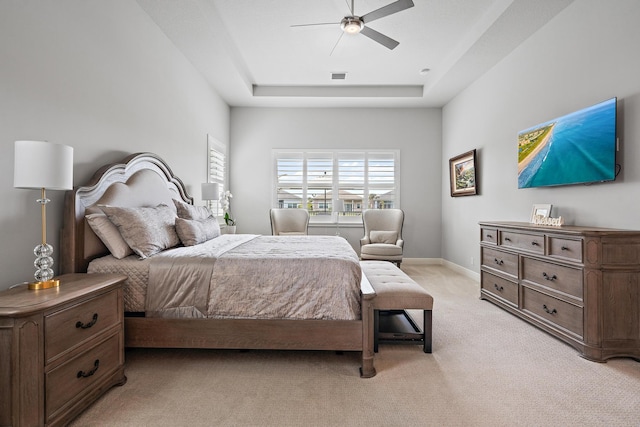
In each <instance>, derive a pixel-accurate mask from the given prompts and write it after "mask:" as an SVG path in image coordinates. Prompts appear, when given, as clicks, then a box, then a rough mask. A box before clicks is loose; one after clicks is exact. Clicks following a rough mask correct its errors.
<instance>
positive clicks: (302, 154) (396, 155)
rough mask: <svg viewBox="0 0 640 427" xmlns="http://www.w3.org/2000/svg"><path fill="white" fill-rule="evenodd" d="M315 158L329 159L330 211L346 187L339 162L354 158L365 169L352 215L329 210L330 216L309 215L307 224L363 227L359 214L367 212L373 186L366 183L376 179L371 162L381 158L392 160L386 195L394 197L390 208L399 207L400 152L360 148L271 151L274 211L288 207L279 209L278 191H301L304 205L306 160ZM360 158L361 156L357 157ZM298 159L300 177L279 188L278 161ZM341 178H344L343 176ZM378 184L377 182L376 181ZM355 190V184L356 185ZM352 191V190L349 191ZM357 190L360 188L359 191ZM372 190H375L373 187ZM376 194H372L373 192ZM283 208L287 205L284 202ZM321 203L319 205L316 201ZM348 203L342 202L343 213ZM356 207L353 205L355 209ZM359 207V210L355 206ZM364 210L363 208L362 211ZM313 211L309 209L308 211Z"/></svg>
mask: <svg viewBox="0 0 640 427" xmlns="http://www.w3.org/2000/svg"><path fill="white" fill-rule="evenodd" d="M313 156H316V157H318V158H322V156H324V157H327V156H330V157H331V159H332V165H333V166H332V167H333V169H332V171H331V177H332V185H331V190H330V191H331V201H330V202H329V201H328V200H327V204H329V203H330V204H331V208H332V207H333V206H335V204H336V203H337V201H338V197H339V195H340V190H341V188H343V189H344V188H345V186H344V184H343V185H342V187H341V186H340V179H341V176H340V170H339V165H340V160H342V161H344V159H346V158H348V157H353V158H354V160H362V161H363V162H364V169H363V172H362V180H363V182H362V184H361V185H362V200H361V201H360V202H359V203H358V202H355V201H354V203H353V205H351V210H350V212H351V214H349V215H344V214H343V215H340V217H339V218H338V214H337V213H334V212H333V210H332V209H331V213H330V215H323V216H321V215H317V216H316V215H312V216H311V217H310V220H309V224H310V225H331V224H337V223H339V224H340V225H349V224H358V225H362V212H363V211H364V209H367V205H368V202H367V200H368V198H369V194H370V192H371V190H372V187H373V186H372V185H371V183H370V182H369V180H370V178H371V177H373V176H375V173H374V172H372V171H371V169H370V165H371V162H372V161H374V160H376V159H380V158H385V157H386V158H387V159H393V182H392V183H391V184H390V185H389V187H388V189H389V192H391V193H392V194H393V203H392V205H391V207H394V208H400V206H401V203H400V188H401V185H400V150H399V149H363V150H355V149H334V150H331V149H272V185H271V191H272V195H271V206H272V207H274V208H278V207H290V206H280V200H279V189H282V188H284V189H287V188H294V187H295V188H298V187H300V186H301V187H302V188H301V193H300V194H301V196H300V197H301V200H304V201H305V202H302V203H300V205H304V204H307V203H308V202H306V201H308V200H309V182H308V176H309V170H308V160H309V158H310V157H311V158H313ZM358 156H361V157H358ZM287 158H288V159H291V160H295V159H300V160H301V162H302V165H301V167H299V168H298V170H297V173H298V174H300V178H301V179H299V180H297V181H295V184H296V185H294V184H293V181H292V184H290V185H289V186H288V187H287V186H286V185H284V186H283V185H282V184H281V182H280V181H279V177H278V165H279V164H278V161H279V160H280V159H287ZM343 179H344V176H343ZM378 182H379V181H378ZM356 187H357V185H356ZM350 189H352V188H350ZM358 189H359V188H358ZM373 189H375V188H373ZM374 194H375V193H374ZM284 204H285V205H286V204H287V202H286V201H285V202H284ZM319 204H320V202H319ZM348 205H349V203H345V211H342V212H346V210H347V209H346V208H347V206H348ZM354 205H355V206H354ZM358 205H359V206H360V209H359V210H358V208H357V207H356V206H358ZM362 208H364V209H362ZM307 209H308V207H307ZM310 212H312V210H311V211H310Z"/></svg>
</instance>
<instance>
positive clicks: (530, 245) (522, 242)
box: [500, 231, 544, 255]
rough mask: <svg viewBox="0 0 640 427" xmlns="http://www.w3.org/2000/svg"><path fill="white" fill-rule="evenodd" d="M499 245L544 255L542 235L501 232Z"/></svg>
mask: <svg viewBox="0 0 640 427" xmlns="http://www.w3.org/2000/svg"><path fill="white" fill-rule="evenodd" d="M500 244H501V245H502V246H510V247H513V248H517V249H523V250H526V251H529V252H534V253H537V254H540V255H544V235H542V234H525V233H516V232H513V231H503V232H502V233H501V234H500Z"/></svg>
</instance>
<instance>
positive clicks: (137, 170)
mask: <svg viewBox="0 0 640 427" xmlns="http://www.w3.org/2000/svg"><path fill="white" fill-rule="evenodd" d="M172 199H178V200H182V201H184V202H187V203H191V204H193V198H192V197H191V196H189V195H188V194H187V191H186V188H185V186H184V184H183V182H182V181H181V180H180V178H178V177H176V176H175V175H174V174H173V172H172V171H171V168H169V166H168V165H167V164H166V163H165V162H164V161H163V160H162V159H161V158H160V157H158V156H157V155H155V154H153V153H136V154H132V155H130V156H127V157H126V158H124V159H123V160H122V161H121V162H120V163H113V164H109V165H106V166H103V167H101V168H100V169H98V171H97V172H96V173H95V174H94V175H93V177H92V178H91V180H90V181H89V183H88V184H87V185H84V186H79V187H76V188H74V189H73V190H70V191H68V192H67V194H66V195H65V207H64V224H63V229H62V241H61V245H60V258H61V266H62V267H61V268H62V273H77V272H86V271H87V267H88V265H89V262H90V261H91V260H92V259H94V258H98V257H100V256H103V255H107V254H108V253H109V251H108V249H107V248H106V247H105V246H104V244H103V243H102V241H101V240H100V239H99V238H98V236H96V234H95V233H94V232H93V230H92V229H91V227H89V225H88V224H87V221H85V215H86V214H87V210H90V208H92V207H95V206H96V205H109V206H124V207H141V206H157V205H159V204H161V203H164V204H166V205H168V206H171V207H173V206H174V204H173V202H172Z"/></svg>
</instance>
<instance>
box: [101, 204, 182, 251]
mask: <svg viewBox="0 0 640 427" xmlns="http://www.w3.org/2000/svg"><path fill="white" fill-rule="evenodd" d="M101 208H102V210H103V211H104V213H105V214H106V215H107V217H108V218H109V220H110V221H111V222H112V223H114V224H115V226H116V227H118V230H119V231H120V234H121V235H122V238H123V239H124V241H125V242H127V244H128V245H129V247H131V249H133V251H134V252H135V253H136V254H138V255H139V256H140V258H147V257H149V256H151V255H154V254H157V253H158V252H162V251H163V250H165V249H168V248H172V247H174V246H176V245H177V244H179V243H180V238H179V237H178V234H177V233H176V227H175V223H176V213H175V212H174V211H173V209H171V208H170V207H169V206H167V205H158V206H156V207H141V208H121V207H114V206H101Z"/></svg>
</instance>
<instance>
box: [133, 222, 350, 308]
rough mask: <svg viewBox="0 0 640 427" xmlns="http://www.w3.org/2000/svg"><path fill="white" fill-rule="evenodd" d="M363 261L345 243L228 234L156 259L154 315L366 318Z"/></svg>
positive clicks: (150, 291) (150, 299) (151, 296)
mask: <svg viewBox="0 0 640 427" xmlns="http://www.w3.org/2000/svg"><path fill="white" fill-rule="evenodd" d="M361 274H362V273H361V270H360V265H359V262H358V257H357V255H356V253H355V251H354V250H353V248H351V246H350V245H349V244H348V243H347V241H346V240H345V239H343V238H341V237H334V236H257V235H247V234H239V235H222V236H220V237H218V238H216V239H213V240H210V241H208V242H206V243H203V244H200V245H196V246H191V247H182V248H175V249H171V250H168V251H165V252H163V253H161V254H158V255H155V256H153V257H152V258H151V262H150V263H149V282H148V287H147V297H146V298H147V301H146V312H147V316H156V317H176V318H177V317H190V318H194V317H214V318H260V319H331V320H354V319H359V318H360V279H361Z"/></svg>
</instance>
